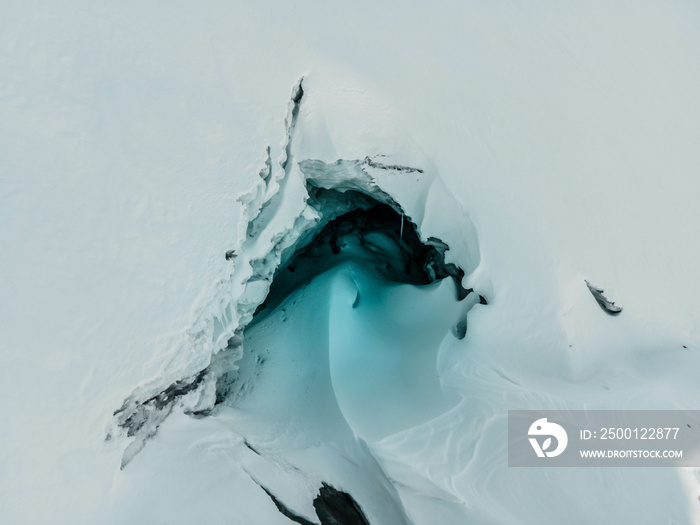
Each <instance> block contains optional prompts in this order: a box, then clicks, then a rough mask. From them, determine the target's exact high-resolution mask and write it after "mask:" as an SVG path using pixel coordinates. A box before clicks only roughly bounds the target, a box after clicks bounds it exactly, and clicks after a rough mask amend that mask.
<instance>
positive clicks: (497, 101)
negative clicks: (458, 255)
mask: <svg viewBox="0 0 700 525" xmlns="http://www.w3.org/2000/svg"><path fill="white" fill-rule="evenodd" d="M302 75H304V76H305V78H306V80H305V82H306V83H307V86H308V100H309V106H308V108H307V109H306V110H305V111H307V120H308V122H309V129H312V130H313V133H311V134H310V135H309V136H311V137H313V138H314V140H315V142H314V144H313V147H314V148H315V151H317V152H320V153H319V155H324V156H326V157H328V158H361V157H364V156H365V155H375V154H383V153H395V152H396V151H402V150H403V149H406V148H409V149H410V148H420V149H421V150H422V151H421V152H420V156H424V157H425V158H428V159H430V161H431V162H432V163H433V165H434V166H435V168H436V170H437V172H438V173H439V174H440V176H441V178H442V180H443V181H444V182H445V184H446V186H447V188H448V189H449V190H450V191H451V192H452V193H453V195H454V196H455V197H456V199H457V200H458V201H459V202H460V203H461V204H462V206H463V207H464V209H465V210H466V211H467V212H468V214H469V216H470V217H471V219H472V221H473V223H474V225H475V227H476V230H477V232H478V235H479V243H480V246H479V249H480V251H481V258H482V264H481V267H482V269H483V271H484V272H486V273H488V276H489V279H490V282H491V284H492V290H493V291H492V294H491V297H490V304H489V305H488V306H487V307H483V308H478V309H473V310H472V311H471V312H470V313H469V331H468V334H467V337H466V338H465V339H464V340H463V341H459V342H455V344H454V348H453V349H452V350H451V351H452V354H451V355H452V359H453V360H454V362H453V365H452V366H453V372H454V373H453V377H459V378H461V382H460V388H461V392H462V396H463V398H464V401H463V403H462V405H461V408H460V410H459V417H455V418H454V419H453V420H449V421H443V422H441V423H439V424H436V425H435V426H434V427H430V429H428V430H425V429H424V431H426V432H429V433H430V439H428V438H426V437H425V436H421V434H420V430H416V432H414V433H413V434H412V433H411V432H409V433H408V434H404V435H397V436H396V437H395V438H394V440H393V441H392V438H391V437H389V438H387V440H388V441H387V442H383V443H382V444H380V445H378V447H379V448H380V449H381V450H383V452H381V451H380V452H377V455H378V457H380V458H381V461H382V465H383V467H384V468H385V470H386V471H387V472H389V473H390V477H392V478H394V479H396V480H397V481H398V482H400V483H406V484H409V485H410V484H414V485H415V486H414V488H416V490H418V491H420V488H421V487H428V486H430V487H439V490H438V492H437V493H436V494H437V495H436V496H435V498H432V500H431V498H424V497H422V496H419V495H416V494H417V493H415V491H412V490H406V491H405V493H404V492H401V491H400V494H401V496H402V499H403V503H404V506H405V507H406V510H407V511H408V512H409V514H410V515H411V517H412V519H413V520H414V521H415V522H416V523H451V522H450V521H449V520H451V519H454V518H451V517H450V516H453V514H450V512H452V511H451V510H445V517H439V512H440V508H441V507H440V505H441V503H440V499H439V498H443V497H445V494H448V495H449V497H450V498H451V499H450V502H449V505H456V506H458V507H459V509H460V510H459V512H462V513H463V515H464V516H465V517H466V518H465V519H467V518H468V519H470V520H471V521H470V522H473V523H563V522H566V523H700V503H699V502H698V493H699V491H700V482H699V481H698V480H699V478H698V474H697V473H696V472H695V471H691V470H688V469H677V470H674V469H666V468H658V469H557V470H549V469H539V470H536V471H533V470H529V469H508V467H507V453H506V448H505V446H506V419H505V417H506V413H507V410H508V409H518V408H584V407H591V408H636V409H639V408H655V409H656V408H692V409H697V408H700V381H699V378H700V307H699V306H698V300H699V299H698V298H700V277H698V274H697V272H698V269H699V268H700V248H699V247H698V243H699V242H700V206H698V200H699V199H700V176H699V171H700V169H699V167H700V4H697V3H696V2H692V1H671V2H652V1H635V2H632V1H624V0H623V1H618V2H614V3H613V2H603V1H586V2H555V1H551V2H547V1H536V2H526V1H517V0H514V1H509V2H504V1H499V0H495V1H491V2H479V1H466V2H449V3H448V2H445V3H440V4H439V5H428V3H427V2H425V3H417V2H406V3H398V2H396V3H394V2H388V1H384V2H362V1H355V2H351V3H343V4H340V3H331V2H320V1H312V2H282V1H280V2H258V3H255V4H253V3H244V2H238V1H228V2H226V1H203V2H196V3H195V2H184V1H174V2H159V1H149V2H134V1H122V2H87V1H71V2H62V3H57V2H41V1H33V2H20V1H11V0H3V1H2V2H0V219H1V221H2V223H1V225H0V336H1V337H0V345H1V346H0V400H1V403H0V522H1V523H3V524H43V523H54V524H63V523H66V524H68V523H71V524H76V523H105V522H113V523H120V522H123V523H135V522H138V519H139V518H138V516H148V519H145V518H144V519H143V521H142V522H144V523H146V522H150V523H155V522H156V521H155V518H154V516H164V517H163V518H162V519H163V523H178V522H180V521H179V520H182V522H186V520H188V519H189V520H190V522H191V520H193V519H198V520H199V522H201V523H238V522H240V523H256V521H245V520H244V519H243V518H242V517H241V519H240V521H237V520H236V509H237V508H240V509H244V508H245V507H246V504H248V507H247V508H245V509H244V510H241V511H240V512H241V514H240V515H241V516H243V515H250V516H258V517H259V519H260V521H258V522H257V523H266V524H272V523H277V521H274V520H280V519H282V521H279V522H280V523H285V522H288V520H286V519H284V518H280V516H281V515H279V514H277V513H276V510H275V509H274V506H272V504H271V503H270V502H269V500H267V499H265V496H264V494H263V496H262V499H261V501H262V500H265V501H264V502H265V503H266V505H267V506H265V507H264V508H262V507H261V508H260V509H258V510H256V509H255V508H250V505H255V504H256V502H257V501H258V500H257V499H255V500H253V499H250V498H248V496H246V495H245V494H243V492H241V493H239V494H238V495H237V494H236V491H235V484H234V486H233V487H232V488H233V490H229V491H224V490H218V491H217V489H216V488H215V487H214V485H217V484H219V485H217V486H219V487H220V484H221V483H224V484H225V483H226V472H227V471H226V468H228V467H226V466H221V465H220V464H219V463H216V462H212V463H211V464H208V465H206V468H204V467H202V468H201V469H199V470H191V469H192V468H193V467H192V465H190V464H188V463H187V462H184V463H183V465H184V466H183V467H182V468H181V469H180V470H179V471H178V470H177V469H175V470H174V472H175V473H176V474H175V475H173V474H172V472H170V473H168V476H169V477H168V480H167V481H168V483H169V485H168V487H167V490H166V488H162V487H164V485H163V480H160V481H158V475H157V472H151V473H150V474H148V475H146V474H147V473H148V468H147V464H145V463H142V465H141V467H138V466H135V468H134V470H132V472H139V473H141V474H138V475H135V474H130V473H129V468H130V466H128V467H127V468H126V469H125V470H123V471H120V470H119V465H120V461H121V456H122V453H123V451H124V447H125V446H126V443H127V441H126V440H113V441H111V442H108V443H106V442H105V435H106V432H107V429H108V427H109V426H110V424H111V423H112V419H113V416H112V413H113V411H114V410H115V409H116V408H118V407H119V406H120V405H121V403H122V402H123V400H124V398H125V397H126V396H128V395H129V394H130V393H131V392H132V390H133V389H134V388H136V387H138V386H140V385H143V384H145V383H147V382H149V381H152V380H154V379H157V378H158V377H159V375H160V374H161V373H162V372H163V369H164V368H165V366H166V365H167V364H168V363H169V362H170V361H171V360H172V359H173V358H174V357H175V355H174V352H175V349H176V348H177V344H176V342H177V341H180V340H182V339H183V337H184V336H185V333H186V330H188V329H189V328H190V327H191V326H192V323H193V322H194V320H195V318H196V316H197V314H198V312H199V309H201V308H202V306H203V305H204V304H205V303H206V301H207V299H208V298H210V297H211V296H212V294H213V293H214V291H215V289H216V283H217V282H218V281H219V280H220V279H222V278H223V277H225V275H226V274H227V271H229V270H228V265H229V263H228V262H227V261H226V260H225V259H224V253H225V252H226V251H227V250H229V249H231V248H232V247H234V245H235V244H236V241H237V235H238V232H239V224H238V223H239V219H240V216H241V205H240V204H239V203H238V202H237V200H236V199H237V197H238V196H239V195H240V194H241V193H242V192H244V191H246V190H248V189H249V188H250V187H251V186H252V185H253V184H254V182H255V181H256V179H257V177H258V171H259V169H260V166H261V165H262V162H263V161H264V158H265V150H266V148H267V147H268V146H271V147H272V151H273V155H272V158H273V159H276V158H277V156H278V155H279V152H280V141H281V139H282V134H283V119H284V116H285V112H286V109H287V103H288V100H289V94H290V89H291V87H292V85H293V84H294V83H295V82H296V80H297V79H298V78H299V77H300V76H302ZM324 137H325V139H324ZM324 140H326V142H324ZM439 212H440V210H439V209H433V210H432V213H436V214H438V215H439ZM444 220H449V217H447V218H444ZM454 228H456V229H459V224H455V225H454ZM584 279H588V280H589V281H591V282H592V283H593V284H595V285H596V286H599V287H601V288H604V289H605V291H606V294H607V295H608V297H609V298H610V299H612V300H614V301H615V302H616V303H617V304H619V305H620V306H622V307H623V308H624V311H623V312H622V314H621V315H620V316H618V317H615V318H612V317H609V316H607V315H606V314H605V313H603V312H602V311H601V310H600V308H599V307H598V306H597V304H596V303H595V301H594V300H593V298H592V296H591V294H590V293H589V291H588V289H587V288H586V286H585V283H584ZM684 347H685V348H684ZM167 424H169V425H171V427H170V430H169V431H170V432H171V434H170V435H171V436H179V437H178V439H181V440H184V442H186V441H187V438H182V435H183V433H184V432H185V431H184V430H183V432H181V433H180V434H178V431H177V429H178V428H184V429H192V428H197V425H198V424H199V425H200V428H203V429H205V430H203V431H202V432H205V431H208V430H206V429H207V428H209V427H208V426H207V425H209V426H211V425H214V426H215V422H211V421H206V420H191V419H190V418H188V417H187V416H184V415H182V414H181V413H177V411H176V413H174V414H173V415H172V416H171V420H169V421H168V422H167ZM211 431H212V432H216V431H217V430H216V429H213V430H211ZM161 434H165V431H164V432H163V433H159V434H158V435H157V436H156V438H155V439H154V440H153V443H151V444H149V445H147V446H146V449H144V452H143V454H144V455H145V454H146V452H147V451H148V450H149V447H151V446H152V447H153V450H157V445H158V443H157V441H158V439H159V438H163V439H164V436H162V435H161ZM164 446H167V443H166V445H164ZM184 449H187V448H186V446H184V445H183V450H184ZM187 450H189V449H187ZM152 454H155V452H152ZM406 458H410V461H407V460H406ZM137 460H138V457H137ZM142 461H143V462H146V461H147V460H146V459H144V460H142ZM135 462H136V460H135ZM154 464H157V462H156V463H154ZM217 467H220V468H219V470H217ZM138 468H141V470H138ZM207 469H208V470H207ZM154 470H155V469H154ZM149 476H150V477H149ZM222 479H223V481H222ZM422 479H426V480H430V481H429V482H428V481H426V482H425V483H424V482H423V481H421V480H422ZM208 484H210V485H211V486H209V485H208ZM125 486H128V487H131V488H130V489H129V490H125V489H124V487H125ZM193 486H196V487H197V490H198V491H199V492H197V491H194V490H193V489H192V487H193ZM426 490H432V489H426ZM130 491H133V492H130ZM149 491H152V492H149ZM135 493H139V494H143V495H144V496H143V498H141V499H140V500H138V501H137V500H136V499H133V500H131V501H129V500H127V501H126V503H124V500H123V498H124V497H126V496H124V494H127V496H128V495H129V494H135ZM207 494H208V495H209V497H207ZM188 495H189V497H191V498H192V499H191V500H188ZM434 495H435V494H434ZM257 497H260V496H259V495H258V496H257ZM120 498H122V499H120ZM129 503H131V504H129ZM449 505H448V506H449ZM125 506H127V507H129V509H128V512H129V514H128V517H127V515H126V514H124V515H122V514H120V512H121V511H123V510H124V507H125ZM256 512H257V514H256ZM436 513H438V514H436ZM266 516H269V517H266ZM436 516H438V517H436ZM120 520H121V521H120ZM134 520H136V521H134ZM455 523H459V522H455Z"/></svg>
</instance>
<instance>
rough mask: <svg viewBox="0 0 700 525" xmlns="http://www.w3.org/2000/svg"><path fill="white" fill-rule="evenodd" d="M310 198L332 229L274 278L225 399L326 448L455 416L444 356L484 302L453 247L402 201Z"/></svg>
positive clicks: (309, 239)
mask: <svg viewBox="0 0 700 525" xmlns="http://www.w3.org/2000/svg"><path fill="white" fill-rule="evenodd" d="M308 191H309V194H310V198H309V202H308V203H309V204H310V205H311V206H312V207H314V209H316V211H317V212H318V214H319V216H321V217H322V218H323V220H321V221H320V222H319V225H318V227H317V228H315V229H314V230H313V233H312V234H311V235H307V236H305V237H304V238H303V239H300V241H299V242H298V243H297V244H296V245H295V246H294V248H293V249H290V250H289V254H287V255H286V257H284V258H283V261H282V263H281V264H280V265H279V267H278V268H277V269H276V271H275V272H274V277H273V279H272V283H271V285H270V290H269V293H268V295H267V297H266V299H265V301H264V302H263V303H262V304H261V305H260V306H259V307H258V309H257V310H256V312H255V315H254V316H253V320H252V321H251V322H250V323H249V324H248V326H247V327H246V328H245V330H244V332H243V347H244V348H245V351H244V353H243V356H242V358H241V359H240V360H238V361H237V362H236V369H235V370H232V371H230V372H228V373H225V374H224V375H223V376H222V377H221V378H220V380H219V384H218V398H219V401H220V402H221V403H223V404H224V405H227V406H229V407H231V408H235V409H236V410H237V411H240V412H241V413H248V414H255V415H256V418H262V419H267V420H268V421H269V422H270V424H271V425H272V426H273V427H277V428H278V429H279V428H282V427H284V428H285V429H291V428H294V429H296V431H298V432H301V433H303V434H306V435H309V436H313V439H315V440H335V439H339V438H340V436H341V435H343V434H346V433H348V432H352V433H353V434H354V435H356V436H359V437H361V438H363V439H365V440H368V441H376V440H379V439H381V438H383V437H385V436H387V435H390V434H392V433H395V432H397V431H400V430H402V429H404V428H409V427H412V426H415V425H417V424H420V423H421V422H424V421H427V420H429V419H431V418H432V417H435V416H437V415H438V414H440V413H442V412H444V411H445V410H447V409H449V408H450V406H451V405H452V404H454V402H455V401H456V400H455V399H452V398H450V396H449V395H448V393H446V391H445V390H444V389H443V387H442V385H441V384H440V379H439V374H438V368H437V367H438V354H439V350H440V347H441V344H442V342H443V340H445V339H446V338H451V337H463V336H464V332H465V330H466V313H467V310H468V309H469V308H470V307H471V306H472V305H473V304H475V303H476V302H478V301H479V299H478V298H476V297H475V295H476V294H474V293H473V292H472V291H471V290H466V289H464V288H463V287H462V284H461V280H462V277H463V275H464V273H463V271H462V270H461V269H460V268H459V267H457V266H456V265H454V264H448V263H446V262H445V258H444V252H445V251H446V250H447V249H448V247H447V246H446V245H445V244H444V243H442V242H441V241H440V240H438V239H434V238H429V239H427V240H426V241H422V240H421V238H420V235H419V232H418V231H417V229H416V226H415V224H414V223H413V222H412V221H411V220H410V218H408V217H406V216H405V215H404V214H403V213H402V211H401V209H400V207H398V206H397V205H395V204H394V206H392V205H391V204H387V203H384V202H379V201H378V200H376V199H375V198H373V197H371V196H368V195H366V194H363V193H360V192H358V191H353V190H347V191H337V190H330V189H323V188H315V187H310V188H309V190H308ZM397 208H398V209H397ZM234 344H238V343H234ZM270 430H272V429H270Z"/></svg>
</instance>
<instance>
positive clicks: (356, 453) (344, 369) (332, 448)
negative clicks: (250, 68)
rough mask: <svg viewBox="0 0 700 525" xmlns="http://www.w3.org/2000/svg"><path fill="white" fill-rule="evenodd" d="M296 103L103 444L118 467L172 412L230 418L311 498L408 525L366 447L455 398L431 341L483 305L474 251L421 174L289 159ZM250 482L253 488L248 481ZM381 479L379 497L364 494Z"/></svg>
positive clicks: (362, 163)
mask: <svg viewBox="0 0 700 525" xmlns="http://www.w3.org/2000/svg"><path fill="white" fill-rule="evenodd" d="M303 97H304V90H303V87H302V81H299V83H297V85H296V86H295V87H294V89H293V92H292V97H291V100H290V104H289V109H288V115H287V118H286V120H285V127H286V134H285V137H284V140H283V143H282V147H281V152H282V153H281V156H280V159H279V160H278V162H277V163H274V162H273V161H272V160H271V153H270V148H268V150H267V153H266V158H265V160H264V162H263V166H262V168H261V169H260V172H259V174H260V176H259V179H258V182H257V184H256V185H255V186H254V187H253V188H251V190H250V191H248V192H247V193H246V194H244V195H243V196H241V197H240V201H241V202H242V203H243V204H244V205H245V214H244V220H243V221H242V224H241V231H242V233H243V235H242V236H241V238H242V239H243V240H242V241H241V242H240V244H239V245H238V246H236V247H235V248H233V249H231V250H229V251H227V252H226V253H225V254H223V255H224V256H225V258H226V259H227V260H228V261H230V263H229V264H230V275H229V276H227V277H226V278H225V279H222V280H221V282H220V283H219V286H218V289H217V294H216V296H215V297H214V298H213V299H212V300H211V301H210V303H209V304H208V306H206V307H205V308H204V310H203V313H202V314H201V316H200V318H199V320H198V321H197V323H195V325H194V326H193V327H192V329H191V330H190V344H189V345H188V346H187V347H186V348H182V349H181V351H180V352H179V354H178V356H177V357H176V359H175V360H174V361H173V362H172V363H170V364H169V365H168V366H167V367H166V369H165V370H164V372H163V376H162V378H161V379H159V380H157V381H155V382H153V383H151V384H148V385H144V386H142V387H140V388H138V389H137V390H135V391H134V392H133V393H132V395H131V396H129V397H128V398H127V399H126V400H125V402H124V404H123V406H122V407H121V408H120V409H119V410H117V411H116V412H115V416H116V427H117V428H116V429H115V430H114V431H112V433H111V435H110V437H111V436H112V435H114V434H116V433H125V434H126V435H127V436H128V437H129V438H132V441H131V443H130V444H129V445H128V447H127V449H126V451H125V453H124V457H123V461H122V467H124V466H126V465H127V464H128V463H129V462H130V461H131V460H132V459H133V458H134V456H135V455H136V454H137V453H138V452H139V451H140V450H141V449H142V448H143V447H144V445H145V443H146V441H147V440H148V439H149V438H150V437H152V436H153V435H154V434H155V433H156V432H157V431H158V428H159V426H161V425H162V424H163V423H164V422H165V421H166V418H168V416H170V415H171V413H172V412H173V409H174V408H176V407H179V410H178V412H179V411H180V410H181V411H182V412H184V413H185V414H190V415H192V416H195V417H199V418H201V417H206V416H208V415H216V416H217V418H220V417H222V416H224V415H226V417H230V421H231V423H230V425H231V431H232V432H235V433H236V435H239V436H243V438H242V439H240V440H239V441H238V442H237V444H236V445H232V446H234V448H235V447H239V446H244V447H245V448H246V449H247V450H248V451H249V452H252V453H254V454H255V455H256V456H257V457H258V458H259V459H258V460H257V461H262V462H269V461H270V460H271V458H273V457H278V458H285V459H284V461H285V462H290V464H291V465H293V467H290V468H292V471H294V472H296V474H294V476H296V477H299V476H301V477H302V478H303V479H304V480H306V481H305V483H306V484H307V485H308V486H312V485H314V484H315V485H316V486H321V485H322V486H323V487H329V485H326V483H331V484H334V486H338V487H342V488H343V489H344V490H346V491H347V494H346V496H347V497H348V498H350V499H349V500H348V501H355V500H357V502H359V505H360V507H361V508H362V509H365V510H366V513H367V517H368V519H369V522H373V517H374V518H375V520H376V519H379V522H391V523H403V522H405V523H409V522H410V520H409V518H408V517H407V516H406V514H405V511H404V510H403V506H402V503H401V500H400V498H399V497H398V495H397V493H396V491H395V489H394V488H393V486H392V484H391V482H390V481H389V480H388V478H386V476H385V474H384V473H383V471H382V469H381V468H380V467H379V466H378V465H377V463H376V459H375V457H374V453H372V452H370V450H369V449H368V448H367V447H366V446H364V445H363V440H366V441H368V442H375V441H377V440H380V439H382V438H384V437H386V436H389V435H392V434H394V433H396V432H399V431H403V430H406V429H408V428H410V427H413V426H416V425H420V424H423V423H425V422H427V421H429V420H431V419H432V418H435V417H437V416H439V415H440V414H442V413H444V412H445V411H447V410H449V409H450V408H451V407H453V406H454V405H455V403H456V402H457V399H456V398H455V397H452V396H451V395H450V394H449V391H448V390H446V389H445V387H444V385H443V384H442V382H441V378H440V374H439V372H438V368H439V361H440V353H441V349H442V348H443V346H444V344H443V343H444V342H445V341H449V340H453V339H455V338H464V336H465V334H466V331H467V319H466V317H467V312H468V311H469V310H470V309H471V308H472V307H473V306H474V305H475V304H479V303H480V304H485V303H486V299H485V298H484V296H485V295H487V294H488V293H489V290H488V285H487V282H486V281H485V280H484V274H483V272H476V270H477V268H478V265H479V250H478V240H477V237H476V233H475V231H474V228H473V226H472V225H471V222H470V221H469V218H468V217H467V216H466V214H465V213H464V211H463V210H462V209H461V206H460V205H459V203H458V202H457V201H455V200H454V198H453V197H452V196H451V195H450V194H449V192H448V191H447V190H446V189H445V187H444V186H443V185H442V183H441V182H440V180H439V179H438V178H437V177H436V176H435V174H434V172H433V171H432V170H431V169H430V168H429V166H411V165H407V164H406V163H402V162H399V161H394V160H392V158H390V157H387V156H372V157H370V156H365V157H362V158H358V159H336V160H334V161H332V162H326V161H323V160H319V159H314V158H303V159H297V154H296V151H295V140H296V138H297V135H298V134H299V133H302V131H300V130H299V115H300V105H301V104H302V102H303ZM456 225H457V226H456ZM197 423H201V420H197V419H194V420H193V424H197ZM200 428H205V427H204V426H201V427H200ZM319 446H320V447H322V448H321V449H320V450H325V452H323V453H321V456H319V454H320V452H319V449H318V447H319ZM314 450H315V452H314ZM319 457H325V460H324V461H327V462H328V464H319V463H318V462H319ZM329 458H330V459H329ZM334 458H335V459H334ZM275 461H276V460H275ZM338 461H341V462H348V461H349V462H350V463H351V464H352V465H354V467H352V468H350V469H348V467H347V466H345V467H342V468H338V465H337V462H338ZM322 463H323V462H322ZM265 469H269V467H265ZM265 469H263V470H265ZM246 472H247V473H248V474H247V475H249V476H250V479H251V480H253V481H254V482H255V483H256V484H257V485H258V486H259V487H263V484H261V483H260V482H258V480H257V478H256V476H257V475H258V474H257V473H258V470H257V469H253V471H252V472H251V471H248V470H246ZM290 472H291V471H290V470H289V468H282V469H281V470H280V471H279V472H278V476H279V477H280V478H282V479H286V478H289V476H290V475H291V474H290ZM377 483H379V485H380V486H381V487H383V488H382V489H381V490H380V491H379V492H377V490H374V491H370V490H368V487H371V486H374V485H376V484H377ZM264 487H265V488H264V489H263V490H264V492H265V493H267V495H268V496H270V498H272V500H273V501H274V504H275V505H276V506H277V507H276V508H277V509H284V513H289V516H296V517H298V519H299V520H302V521H300V522H309V521H308V517H310V516H312V514H311V513H310V512H306V513H304V512H303V509H302V510H299V508H298V506H297V508H293V507H294V506H293V505H292V506H290V505H289V504H287V503H284V502H285V501H287V499H288V498H289V497H290V494H293V493H294V491H291V492H289V490H287V491H282V492H281V493H280V492H279V491H277V490H273V489H271V488H269V487H268V486H267V485H265V486H264ZM327 490H330V489H327ZM334 490H335V489H334ZM298 498H301V499H302V500H304V501H307V503H310V502H311V500H312V499H313V498H309V497H307V496H303V497H302V496H301V495H298ZM353 498H354V499H353ZM388 502H391V503H390V504H388ZM360 507H358V509H359V508H360ZM316 510H317V512H325V513H328V512H331V510H328V509H326V510H323V511H319V510H318V509H316ZM333 512H335V511H333ZM331 514H332V512H331ZM331 514H329V516H330V515H331ZM285 515H287V514H285ZM318 515H319V517H320V516H321V513H319V514H318ZM305 516H306V517H305ZM295 519H296V518H295ZM324 519H325V518H324ZM327 519H331V518H327ZM303 520H307V521H303ZM322 522H324V521H323V520H322ZM324 523H325V522H324ZM329 523H330V521H329ZM339 523H340V522H339Z"/></svg>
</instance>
